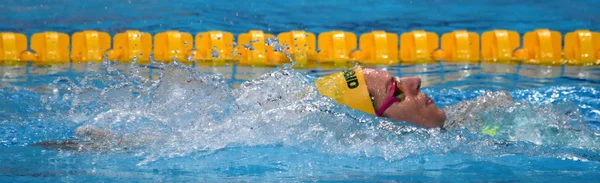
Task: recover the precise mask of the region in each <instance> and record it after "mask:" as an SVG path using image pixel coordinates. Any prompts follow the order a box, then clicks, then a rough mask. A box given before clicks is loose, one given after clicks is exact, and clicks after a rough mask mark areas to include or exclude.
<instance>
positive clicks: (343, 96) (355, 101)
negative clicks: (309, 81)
mask: <svg viewBox="0 0 600 183" xmlns="http://www.w3.org/2000/svg"><path fill="white" fill-rule="evenodd" d="M315 85H316V86H317V89H318V90H319V92H320V93H321V94H322V95H325V96H328V97H331V98H332V99H333V100H335V101H337V102H338V103H340V104H344V105H347V106H349V107H351V108H353V109H356V110H360V111H363V112H366V113H369V114H375V108H374V107H373V103H372V102H371V97H369V90H368V89H367V83H366V82H365V76H364V74H363V70H362V69H361V68H360V67H356V68H354V69H352V70H346V71H343V72H338V73H334V74H331V75H328V76H325V77H321V78H318V79H317V80H316V81H315Z"/></svg>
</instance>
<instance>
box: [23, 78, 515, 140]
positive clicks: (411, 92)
mask: <svg viewBox="0 0 600 183" xmlns="http://www.w3.org/2000/svg"><path fill="white" fill-rule="evenodd" d="M314 84H315V86H316V88H317V90H318V92H319V93H320V94H321V95H323V96H326V97H329V98H331V99H333V100H334V101H336V102H337V103H339V104H341V105H346V106H348V107H350V108H352V109H355V110H358V111H362V112H364V113H366V114H371V115H374V116H378V117H382V118H388V119H393V120H397V121H405V122H408V123H412V124H415V125H417V126H421V127H424V128H445V127H447V126H448V124H449V123H447V122H446V118H447V116H446V113H445V111H444V110H442V109H440V108H439V107H438V106H437V105H436V104H435V102H434V101H433V100H432V99H431V98H429V97H428V96H427V95H426V94H425V93H423V92H422V91H421V90H420V89H421V79H420V78H418V77H403V78H399V77H394V76H393V75H392V74H391V73H389V72H387V71H383V70H378V69H371V68H361V67H355V68H353V69H348V70H345V71H342V72H337V73H333V74H331V75H328V76H324V77H320V78H317V79H316V80H315V82H314ZM509 95H510V94H509ZM510 100H511V101H512V98H510ZM507 101H508V100H507ZM456 106H458V107H459V109H461V108H460V106H464V105H460V104H459V105H456ZM488 107H489V106H488ZM462 108H464V107H462ZM452 111H454V110H452ZM456 111H460V110H456ZM458 115H460V114H458ZM452 116H453V119H451V120H449V121H450V122H451V123H450V124H455V121H460V120H456V119H455V118H456V116H457V115H454V114H452ZM151 141H153V139H152V138H151V137H148V138H139V137H137V138H136V137H134V138H130V137H123V136H119V135H117V134H115V133H113V132H112V131H111V130H109V129H101V128H96V127H90V126H81V127H79V128H77V129H76V139H73V140H67V141H62V142H41V143H37V144H35V145H37V146H42V147H49V148H59V149H81V148H82V147H83V146H85V147H86V148H90V149H112V148H115V147H117V148H118V147H120V146H126V147H137V146H143V145H142V144H145V143H146V142H151Z"/></svg>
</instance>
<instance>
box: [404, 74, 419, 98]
mask: <svg viewBox="0 0 600 183" xmlns="http://www.w3.org/2000/svg"><path fill="white" fill-rule="evenodd" d="M401 84H402V90H403V92H404V93H405V94H408V95H418V94H419V90H420V89H421V78H420V77H405V78H402V79H401Z"/></svg>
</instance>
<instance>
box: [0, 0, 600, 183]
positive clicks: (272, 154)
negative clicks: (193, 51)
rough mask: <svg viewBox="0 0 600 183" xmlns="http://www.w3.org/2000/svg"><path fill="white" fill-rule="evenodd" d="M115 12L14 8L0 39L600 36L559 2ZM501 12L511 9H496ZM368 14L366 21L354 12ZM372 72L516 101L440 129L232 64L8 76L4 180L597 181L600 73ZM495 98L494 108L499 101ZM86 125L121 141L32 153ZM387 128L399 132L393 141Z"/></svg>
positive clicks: (307, 79)
mask: <svg viewBox="0 0 600 183" xmlns="http://www.w3.org/2000/svg"><path fill="white" fill-rule="evenodd" d="M117 2H118V1H115V2H111V1H105V2H77V3H76V4H77V6H73V5H72V4H73V2H68V1H67V2H53V4H51V3H48V2H44V1H29V2H8V4H2V5H0V7H2V8H3V10H7V11H4V13H3V14H5V15H6V16H3V17H2V18H0V20H2V22H4V23H2V24H0V28H2V30H6V31H14V32H22V33H26V34H32V33H35V32H39V31H43V30H55V31H61V32H65V33H73V32H75V31H79V30H83V29H95V30H102V31H107V32H111V33H114V32H121V31H123V30H125V29H140V30H145V31H148V32H151V33H157V32H161V31H165V30H167V29H177V30H181V31H188V32H198V31H205V30H208V29H219V30H227V31H231V32H233V33H242V32H246V31H248V30H250V29H260V30H265V31H271V32H274V33H278V32H282V31H288V30H291V29H296V28H297V29H306V30H307V31H312V32H323V31H329V30H331V29H344V30H347V31H352V32H355V33H357V34H358V33H364V32H368V31H370V30H371V29H372V28H373V29H374V28H377V29H385V30H387V31H392V32H406V31H410V30H412V29H416V28H422V29H428V30H431V31H435V32H447V31H451V30H455V29H459V28H467V29H469V30H471V31H484V30H487V29H491V28H497V27H503V28H510V29H512V30H516V31H518V32H525V31H530V30H531V29H535V28H540V27H548V28H552V29H554V30H559V31H561V32H568V31H572V30H574V29H578V28H587V29H590V30H598V27H597V26H598V25H599V24H598V19H597V17H596V15H595V13H594V12H595V10H593V9H592V7H597V6H598V2H580V3H577V4H573V3H568V6H567V3H566V2H560V1H550V2H546V1H544V2H543V3H541V2H537V1H530V2H521V1H503V2H494V1H489V2H480V1H463V2H460V3H455V2H446V1H420V2H405V3H399V4H394V3H373V2H364V3H352V4H343V3H344V2H341V1H330V2H304V1H294V2H283V1H281V2H280V1H269V2H266V1H264V2H238V3H228V2H220V3H219V2H201V1H200V2H181V3H165V2H159V1H148V2H145V3H136V2H131V3H120V4H119V3H117ZM431 4H435V5H439V6H432V5H431ZM40 5H41V6H40ZM497 5H503V6H502V7H493V6H497ZM375 9H376V10H377V11H373V10H375ZM87 12H98V13H99V14H97V15H89V14H87ZM289 12H299V13H289ZM433 12H435V13H433ZM475 12H476V13H475ZM515 12H522V13H515ZM361 14H363V15H365V16H351V15H361ZM500 15H501V16H500ZM538 15H543V16H538ZM396 22H402V23H396ZM375 67H377V68H381V69H386V70H388V71H390V72H392V73H395V74H396V75H398V76H412V75H417V76H420V77H422V78H423V88H424V92H426V93H427V94H429V95H431V96H432V98H433V99H434V100H436V102H437V104H438V105H440V106H441V107H450V106H454V105H456V104H458V103H460V102H461V101H464V100H474V99H476V98H477V97H479V96H482V95H486V94H485V93H486V91H496V92H497V91H502V90H505V91H508V92H509V93H510V94H512V96H513V97H514V100H515V101H516V102H515V103H512V104H510V105H508V106H506V107H491V108H488V109H473V110H472V111H470V112H468V113H467V114H468V115H472V114H474V115H479V117H478V118H477V119H478V120H479V121H476V120H473V122H471V123H465V124H466V125H464V126H461V127H457V128H454V129H450V130H448V131H445V132H441V131H440V130H439V129H429V130H428V129H421V128H416V127H413V126H410V125H407V124H404V123H401V122H392V121H388V120H384V119H378V118H373V117H370V116H363V115H361V114H360V113H357V112H356V111H353V110H350V109H348V108H346V107H343V106H339V105H335V103H333V102H332V101H331V100H327V99H326V98H322V97H320V96H319V95H317V94H316V93H315V91H314V88H312V87H311V86H312V85H311V81H312V80H313V79H314V78H315V77H318V76H323V75H326V74H328V73H331V72H332V71H333V70H335V69H327V68H312V69H295V70H285V69H281V68H268V67H265V68H263V67H247V66H240V65H237V64H235V63H232V64H230V65H223V66H219V67H209V66H203V65H193V66H185V65H180V64H170V65H163V64H160V63H158V64H152V65H150V66H140V65H136V64H131V65H130V64H117V63H90V64H85V63H84V64H66V65H51V66H43V67H40V66H33V65H29V66H3V67H0V69H1V71H2V72H1V73H2V76H3V77H2V82H1V83H0V104H1V105H0V109H1V110H0V146H1V147H0V154H2V156H0V162H2V163H1V165H0V177H2V178H1V179H0V180H1V181H3V182H82V181H93V182H108V181H118V182H478V181H498V182H500V181H502V182H532V181H543V182H563V181H577V182H595V181H597V180H598V178H600V176H599V173H598V170H599V165H600V164H599V163H598V162H599V161H600V160H599V156H598V152H599V147H600V145H599V144H598V143H600V141H598V140H599V138H600V111H599V110H600V98H599V97H598V96H599V89H600V68H599V67H597V66H596V67H582V66H537V65H528V64H523V63H515V64H494V63H448V62H434V63H430V64H407V65H392V66H375ZM148 78H151V80H148ZM496 94H498V93H491V94H489V95H490V97H488V98H485V99H487V100H491V101H492V103H493V102H497V103H501V102H503V99H504V98H501V97H498V96H496ZM319 109H328V110H330V111H333V112H320V110H319ZM457 111H458V110H457ZM456 113H457V114H460V113H459V112H456ZM462 114H465V113H462ZM479 124H499V125H500V127H501V128H500V129H499V130H498V131H497V133H496V134H495V135H494V136H489V135H486V134H483V133H481V130H482V126H481V125H479ZM80 126H85V127H90V128H98V129H111V130H113V131H114V134H111V135H110V136H108V137H107V138H106V139H107V140H105V141H94V140H93V139H88V140H90V141H91V142H95V143H94V144H90V145H87V146H83V147H78V146H68V147H75V149H68V148H67V149H56V148H42V147H40V146H35V145H33V144H35V143H38V142H42V141H52V140H65V139H70V138H72V137H74V136H75V133H76V129H77V127H80ZM390 126H393V127H397V128H396V129H394V130H389V127H390ZM130 139H134V140H131V141H130Z"/></svg>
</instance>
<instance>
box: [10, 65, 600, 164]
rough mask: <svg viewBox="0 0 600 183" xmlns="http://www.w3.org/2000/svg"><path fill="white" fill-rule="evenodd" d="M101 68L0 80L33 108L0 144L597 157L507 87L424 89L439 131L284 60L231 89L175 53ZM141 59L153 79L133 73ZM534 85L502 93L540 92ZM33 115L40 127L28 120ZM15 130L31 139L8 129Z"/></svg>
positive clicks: (175, 152) (593, 146)
mask: <svg viewBox="0 0 600 183" xmlns="http://www.w3.org/2000/svg"><path fill="white" fill-rule="evenodd" d="M102 68H103V69H101V70H99V71H98V70H96V71H93V70H88V71H86V72H85V74H84V75H82V76H81V77H79V78H75V79H73V78H58V79H56V80H55V81H54V82H53V83H52V84H51V85H49V86H48V87H47V88H46V89H43V90H40V89H37V90H30V89H23V88H18V87H14V86H9V85H5V86H3V87H2V88H1V90H2V92H0V93H2V95H3V96H2V98H3V100H7V99H9V98H11V97H13V98H14V97H15V96H17V98H30V99H31V100H23V101H17V102H16V103H15V104H14V105H16V106H21V107H22V108H27V106H23V105H31V107H29V108H30V109H33V110H35V111H37V112H38V115H37V116H20V115H18V113H10V111H9V112H4V113H3V114H1V115H3V117H4V116H6V118H3V119H5V120H3V122H2V123H3V125H2V126H3V129H2V130H3V131H5V132H9V133H4V134H5V135H3V137H2V138H0V139H1V140H2V141H0V143H2V144H3V146H25V145H29V144H31V143H35V142H40V141H48V140H61V139H62V140H64V139H71V138H75V139H76V140H75V142H76V143H75V145H73V144H70V145H72V146H71V148H72V150H70V151H71V152H94V153H132V154H134V155H135V156H138V157H140V158H142V159H141V160H140V161H139V162H138V165H144V164H147V163H149V162H153V161H156V160H158V159H171V158H174V157H185V156H189V155H190V154H198V153H200V154H205V155H209V154H213V153H214V152H217V151H219V150H223V149H228V148H236V147H260V146H277V147H293V148H298V149H300V150H303V151H318V152H321V153H326V154H332V155H349V156H355V157H380V158H384V159H387V160H390V161H394V160H400V159H404V158H407V157H411V156H419V155H435V154H450V153H464V154H472V155H481V156H496V155H507V154H523V155H526V156H543V157H557V158H569V159H575V160H586V161H587V160H591V161H598V160H600V159H599V158H598V157H597V154H598V153H597V152H598V150H599V147H600V146H599V144H598V141H599V140H600V139H599V137H600V136H599V135H598V134H597V133H594V131H592V130H590V129H588V126H587V125H586V124H585V120H584V119H583V117H582V115H581V114H580V111H579V110H578V108H577V106H574V105H572V104H570V103H568V102H560V101H559V102H558V103H557V102H554V103H552V102H550V103H535V102H527V101H518V100H517V101H515V102H511V101H513V99H512V96H511V94H510V93H506V92H487V91H485V90H477V91H469V92H471V93H470V95H478V96H479V97H478V98H477V99H475V100H470V101H466V102H461V103H458V104H454V103H457V102H456V101H454V102H449V101H446V100H448V99H449V98H457V97H456V96H460V95H465V93H463V92H466V91H462V90H458V89H442V90H439V91H431V90H432V89H425V92H427V93H429V94H430V95H432V97H433V98H434V99H436V100H437V99H440V100H439V101H441V102H440V103H441V105H445V104H453V105H448V106H446V107H445V108H444V109H445V110H446V112H447V114H448V117H449V120H448V122H447V125H446V127H445V129H439V128H437V129H424V128H419V127H416V126H413V125H410V124H407V123H404V122H398V121H391V120H388V119H383V118H377V117H374V116H371V115H364V114H362V113H360V112H357V111H354V110H352V109H349V108H347V107H345V106H341V105H338V104H336V103H335V102H334V101H333V100H331V99H329V98H327V97H323V96H321V95H320V94H319V93H318V92H317V90H316V88H315V87H314V85H313V84H312V81H313V80H314V78H313V77H310V76H307V75H305V74H303V73H301V72H299V71H295V70H289V69H283V70H275V71H273V72H269V73H266V74H264V75H262V76H261V77H259V78H257V79H253V80H250V81H247V82H244V83H242V84H241V85H240V86H239V87H237V88H234V87H232V86H231V85H230V84H228V83H227V82H225V80H224V79H223V78H222V77H221V76H219V75H216V74H209V73H203V72H201V71H198V70H196V69H195V68H192V67H188V66H185V65H182V64H178V63H173V64H168V65H163V64H156V63H154V64H151V65H150V66H147V67H142V68H139V67H135V66H133V65H131V66H130V67H129V68H128V69H125V70H119V69H115V68H114V67H113V65H111V63H110V62H105V63H103V65H102ZM147 68H153V69H154V72H158V73H155V74H156V75H158V76H159V78H158V79H147V78H146V77H144V76H141V75H139V73H141V72H144V71H143V70H144V69H147ZM574 90H580V91H581V90H584V91H585V90H588V91H587V92H590V93H592V94H593V93H598V92H597V91H596V90H594V88H586V87H574V88H564V87H562V88H561V87H555V88H552V87H550V88H547V90H546V92H552V91H553V92H555V93H559V95H561V94H562V95H568V94H569V92H572V91H574ZM43 91H45V92H43ZM535 91H537V90H529V89H525V90H518V91H515V92H513V93H514V94H516V95H526V96H531V97H540V96H538V95H539V93H535ZM529 93H532V94H529ZM11 94H12V96H11ZM18 95H20V96H18ZM591 96H594V95H591ZM540 98H543V97H540ZM552 99H553V98H552V97H549V99H547V100H552ZM35 100H39V101H41V104H36V103H35V102H34V101H35ZM456 100H458V99H456ZM595 100H598V99H595ZM37 105H40V106H37ZM23 118H25V119H23ZM457 121H460V122H457ZM14 122H17V123H20V124H19V125H16V124H12V123H14ZM33 124H36V125H37V126H39V128H31V127H29V126H28V125H33ZM55 125H59V126H55ZM486 125H487V126H498V127H499V128H498V130H497V132H496V134H495V135H494V136H489V135H486V134H483V133H481V130H482V129H483V128H484V126H486ZM24 126H28V127H26V128H24ZM34 126H35V125H34ZM19 128H24V129H23V130H19ZM23 133H25V134H23ZM52 133H58V134H60V135H59V136H58V137H57V136H56V135H51V134H52ZM22 136H26V137H28V138H30V139H27V140H22V139H21V140H18V139H15V138H17V137H22ZM63 145H64V144H63ZM71 154H72V153H66V154H64V155H71Z"/></svg>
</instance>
